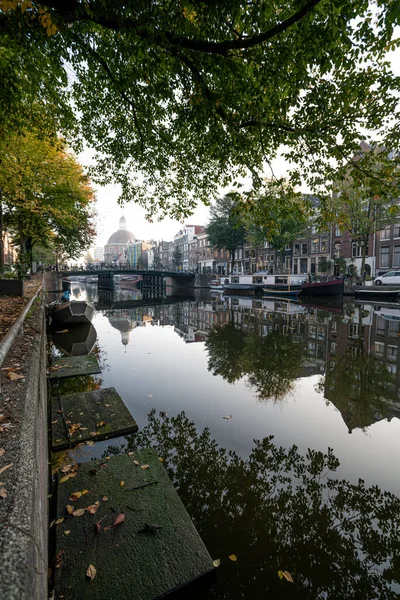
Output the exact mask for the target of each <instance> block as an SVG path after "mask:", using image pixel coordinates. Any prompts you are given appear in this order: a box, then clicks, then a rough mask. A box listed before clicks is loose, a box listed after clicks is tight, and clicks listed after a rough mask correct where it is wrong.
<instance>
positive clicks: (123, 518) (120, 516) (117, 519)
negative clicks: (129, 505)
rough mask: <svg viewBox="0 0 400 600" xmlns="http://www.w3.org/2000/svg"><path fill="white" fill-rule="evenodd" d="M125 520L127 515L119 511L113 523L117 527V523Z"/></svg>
mask: <svg viewBox="0 0 400 600" xmlns="http://www.w3.org/2000/svg"><path fill="white" fill-rule="evenodd" d="M124 521H125V515H124V513H119V515H117V516H116V518H115V521H114V523H113V527H117V525H121V524H122V523H123V522H124Z"/></svg>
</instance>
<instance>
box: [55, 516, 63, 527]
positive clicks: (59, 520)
mask: <svg viewBox="0 0 400 600" xmlns="http://www.w3.org/2000/svg"><path fill="white" fill-rule="evenodd" d="M63 521H64V517H61V518H60V519H57V521H56V525H59V524H60V523H62V522H63Z"/></svg>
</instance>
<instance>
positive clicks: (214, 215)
mask: <svg viewBox="0 0 400 600" xmlns="http://www.w3.org/2000/svg"><path fill="white" fill-rule="evenodd" d="M237 206H238V201H237V199H236V195H234V194H232V195H229V194H228V195H227V196H224V197H223V198H218V199H217V201H216V202H215V204H214V205H213V206H212V207H211V209H210V222H209V223H208V225H206V227H205V231H206V234H207V237H208V243H209V244H210V246H211V247H214V248H217V249H218V250H227V251H228V252H230V254H231V271H233V267H234V264H235V257H234V254H235V250H236V249H237V248H238V247H239V246H242V245H243V244H244V242H245V239H246V229H245V226H244V224H243V221H242V219H241V217H240V216H239V215H238V213H237V212H236V210H237Z"/></svg>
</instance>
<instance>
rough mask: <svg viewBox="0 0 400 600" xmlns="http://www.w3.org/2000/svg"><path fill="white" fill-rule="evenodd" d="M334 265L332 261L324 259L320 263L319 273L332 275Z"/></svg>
mask: <svg viewBox="0 0 400 600" xmlns="http://www.w3.org/2000/svg"><path fill="white" fill-rule="evenodd" d="M332 265H333V263H332V261H331V260H329V259H327V258H325V257H322V258H321V260H320V261H319V263H318V271H319V272H320V273H330V272H331V269H332Z"/></svg>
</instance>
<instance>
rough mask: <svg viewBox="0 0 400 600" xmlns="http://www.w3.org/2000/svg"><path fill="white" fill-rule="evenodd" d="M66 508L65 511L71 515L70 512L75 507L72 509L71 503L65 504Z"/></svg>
mask: <svg viewBox="0 0 400 600" xmlns="http://www.w3.org/2000/svg"><path fill="white" fill-rule="evenodd" d="M66 509H67V513H68V514H69V515H72V513H73V512H74V510H75V509H74V507H73V506H71V504H67V506H66Z"/></svg>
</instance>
